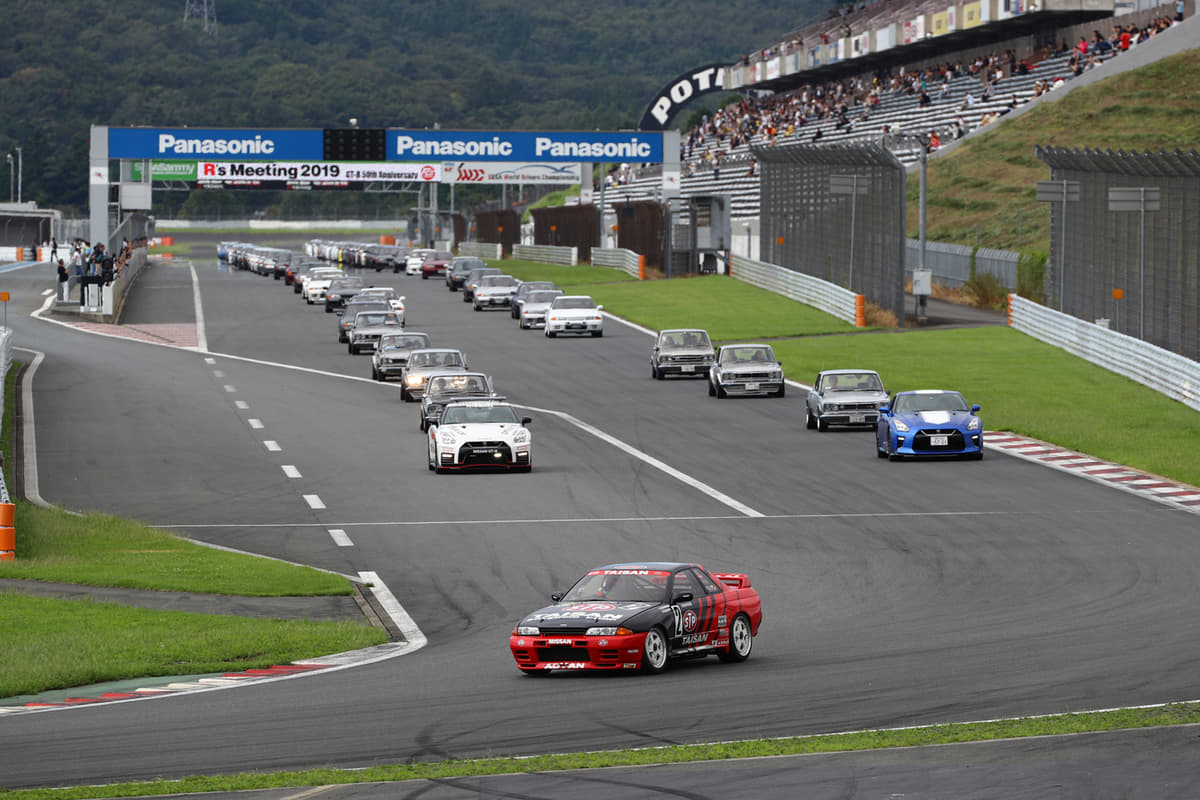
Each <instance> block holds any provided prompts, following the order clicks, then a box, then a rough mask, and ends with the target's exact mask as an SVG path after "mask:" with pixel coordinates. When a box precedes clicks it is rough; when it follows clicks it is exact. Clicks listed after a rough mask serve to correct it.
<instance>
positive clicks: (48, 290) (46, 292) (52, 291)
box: [42, 289, 54, 297]
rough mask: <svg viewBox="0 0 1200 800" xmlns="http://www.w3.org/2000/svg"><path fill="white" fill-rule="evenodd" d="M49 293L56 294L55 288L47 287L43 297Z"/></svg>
mask: <svg viewBox="0 0 1200 800" xmlns="http://www.w3.org/2000/svg"><path fill="white" fill-rule="evenodd" d="M49 294H54V290H53V289H47V290H46V291H44V292H42V297H45V296H46V295H49Z"/></svg>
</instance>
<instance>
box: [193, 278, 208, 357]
mask: <svg viewBox="0 0 1200 800" xmlns="http://www.w3.org/2000/svg"><path fill="white" fill-rule="evenodd" d="M188 271H189V272H191V273H192V307H193V308H194V309H195V312H196V347H195V348H194V349H195V350H198V351H200V352H201V353H207V352H208V333H207V332H206V330H205V326H204V306H203V304H202V303H201V302H200V279H199V278H198V277H197V276H196V267H195V266H194V265H193V264H192V262H190V261H189V262H188ZM189 349H192V348H189Z"/></svg>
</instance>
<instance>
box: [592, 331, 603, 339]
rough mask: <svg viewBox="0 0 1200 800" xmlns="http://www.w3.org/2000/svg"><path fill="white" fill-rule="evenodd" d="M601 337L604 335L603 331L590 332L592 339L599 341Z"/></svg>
mask: <svg viewBox="0 0 1200 800" xmlns="http://www.w3.org/2000/svg"><path fill="white" fill-rule="evenodd" d="M603 335H604V331H592V338H593V339H599V338H600V337H601V336H603Z"/></svg>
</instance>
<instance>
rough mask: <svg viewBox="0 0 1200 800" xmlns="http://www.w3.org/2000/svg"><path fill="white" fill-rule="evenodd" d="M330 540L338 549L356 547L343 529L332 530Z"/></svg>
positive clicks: (330, 530)
mask: <svg viewBox="0 0 1200 800" xmlns="http://www.w3.org/2000/svg"><path fill="white" fill-rule="evenodd" d="M329 538H331V539H333V543H334V544H336V545H337V546H338V547H354V542H352V541H350V537H349V536H347V535H346V532H345V531H344V530H342V529H341V528H330V529H329Z"/></svg>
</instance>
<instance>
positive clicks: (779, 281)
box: [730, 255, 866, 328]
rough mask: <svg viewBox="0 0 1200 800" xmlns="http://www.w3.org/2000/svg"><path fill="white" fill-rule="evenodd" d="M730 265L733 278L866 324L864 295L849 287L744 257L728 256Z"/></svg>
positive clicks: (854, 321)
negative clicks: (845, 287) (844, 287)
mask: <svg viewBox="0 0 1200 800" xmlns="http://www.w3.org/2000/svg"><path fill="white" fill-rule="evenodd" d="M730 267H731V270H732V275H733V277H734V278H737V279H738V280H740V281H744V282H746V283H748V284H750V285H751V286H757V287H758V288H760V289H766V290H767V291H770V292H775V293H776V294H781V295H783V296H784V297H787V298H790V299H792V300H798V301H800V302H801V303H806V304H808V305H810V306H812V307H813V308H817V309H820V310H821V311H824V312H825V313H827V314H832V315H833V316H835V317H837V318H838V319H843V320H845V321H846V322H849V323H851V324H853V325H857V326H858V327H860V328H861V327H863V326H864V325H866V321H865V320H864V319H863V296H862V295H860V294H855V293H854V292H852V291H850V290H849V289H843V288H842V287H841V286H838V285H837V284H834V283H830V282H829V281H823V280H821V279H820V278H814V277H813V276H811V275H805V274H804V273H802V272H796V271H795V270H791V269H787V268H786V267H780V266H777V265H775V264H767V263H764V262H762V261H753V260H751V259H749V258H745V257H744V256H736V255H735V256H731V257H730Z"/></svg>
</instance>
